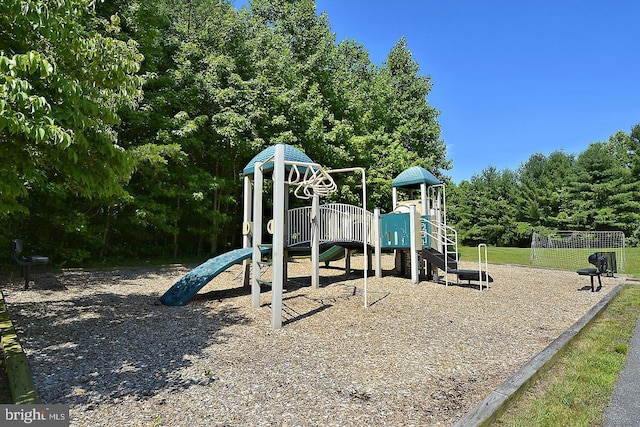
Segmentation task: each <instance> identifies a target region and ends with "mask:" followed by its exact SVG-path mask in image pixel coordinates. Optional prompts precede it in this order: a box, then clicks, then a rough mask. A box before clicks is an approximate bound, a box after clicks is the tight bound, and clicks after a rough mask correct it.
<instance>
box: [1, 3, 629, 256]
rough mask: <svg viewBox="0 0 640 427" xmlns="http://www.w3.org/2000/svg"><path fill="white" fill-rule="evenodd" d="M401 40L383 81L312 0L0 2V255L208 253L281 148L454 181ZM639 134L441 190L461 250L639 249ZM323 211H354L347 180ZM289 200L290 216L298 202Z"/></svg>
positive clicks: (353, 192)
mask: <svg viewBox="0 0 640 427" xmlns="http://www.w3.org/2000/svg"><path fill="white" fill-rule="evenodd" d="M411 42H412V41H411V40H407V39H405V38H404V37H402V38H400V39H399V40H398V41H397V43H396V44H395V45H394V46H393V48H392V49H391V50H390V51H389V53H388V56H387V58H386V60H385V61H384V62H383V63H382V64H373V63H372V62H371V60H370V58H369V53H368V51H367V49H366V47H365V46H363V45H362V44H360V43H358V42H357V41H355V40H349V39H346V40H341V41H337V40H336V37H335V33H333V32H332V30H331V25H330V22H329V17H328V16H327V15H325V14H319V13H318V11H317V10H316V5H315V1H314V0H251V1H250V3H249V6H248V7H244V8H242V9H241V10H238V9H237V8H235V7H234V6H233V3H232V1H231V0H191V1H189V2H184V1H178V0H158V1H155V2H151V3H150V2H143V1H141V0H104V1H98V2H95V1H94V0H64V1H54V2H51V1H45V0H31V1H20V0H7V1H4V2H2V3H1V4H0V142H1V143H2V144H1V145H0V216H1V217H2V219H3V221H4V224H5V227H3V229H2V230H1V231H0V240H2V241H4V242H5V243H8V240H9V239H11V238H13V237H22V238H24V239H25V240H27V241H29V243H30V244H31V245H33V246H34V247H36V248H40V249H42V250H43V251H46V252H47V253H55V254H56V258H57V260H55V261H56V263H57V264H59V265H62V264H65V263H68V264H79V263H83V262H86V261H87V260H91V261H103V260H119V259H129V258H134V259H146V258H160V257H167V258H178V257H190V256H197V257H200V258H201V257H203V256H209V255H214V254H216V253H218V252H220V251H223V250H225V249H227V248H229V247H236V246H237V245H239V243H240V235H241V233H240V229H241V224H240V221H241V219H240V218H241V209H242V206H241V203H242V181H241V172H242V169H243V167H244V166H245V165H246V163H247V162H248V161H249V160H250V159H251V158H252V157H253V156H254V155H255V154H257V153H258V152H260V151H262V150H263V149H264V148H266V147H267V146H269V145H272V144H274V143H278V142H283V143H287V144H291V145H294V146H296V147H297V148H299V149H300V150H302V151H303V152H305V153H306V154H307V155H308V156H309V157H310V158H312V159H313V160H314V161H316V162H318V163H320V164H322V165H324V166H326V167H327V168H342V167H350V166H361V167H364V168H365V169H366V170H367V186H368V197H369V200H368V201H367V202H368V206H378V207H380V208H382V209H383V211H384V210H388V209H390V207H391V206H390V205H391V186H390V184H391V181H392V179H393V178H394V177H396V176H397V175H398V174H399V173H401V172H402V171H404V170H405V169H407V168H409V167H411V166H421V167H423V168H425V169H427V170H429V171H431V172H433V173H434V174H436V175H437V176H438V177H439V178H440V179H442V180H443V181H447V176H446V171H447V170H448V169H450V168H451V160H449V159H447V152H446V146H445V143H444V141H443V140H442V139H441V132H440V125H439V122H438V115H439V111H438V110H437V109H436V108H435V107H434V106H432V105H431V104H430V103H429V101H428V97H429V94H430V91H431V88H432V84H433V83H432V81H431V77H430V76H429V75H426V74H423V72H422V70H420V66H419V64H418V63H417V62H416V61H415V59H414V58H413V56H412V54H411V51H410V45H411ZM639 146H640V127H638V126H636V127H634V128H633V129H632V130H631V132H630V133H629V134H626V133H624V132H618V133H616V134H615V135H613V136H612V137H611V138H610V140H609V141H607V142H599V143H594V144H591V145H590V146H589V147H588V148H587V150H585V151H584V152H583V153H580V154H578V155H574V154H566V153H563V152H554V153H551V154H549V155H545V154H541V153H538V154H534V155H533V156H531V158H530V159H529V161H528V162H526V163H524V164H523V165H522V166H521V167H520V168H519V169H518V170H516V171H510V170H504V171H499V170H497V169H496V168H494V167H491V166H488V167H487V168H486V169H485V170H484V171H483V172H482V173H481V174H479V175H477V176H474V177H473V178H472V179H471V180H470V181H464V182H462V183H460V184H459V185H455V184H453V183H449V190H448V191H449V196H448V201H449V210H448V211H449V216H450V218H451V222H453V223H454V224H456V225H457V227H458V228H459V233H460V236H461V237H462V241H463V242H464V243H469V244H471V243H478V242H487V243H491V244H499V245H525V244H527V243H528V240H529V238H530V234H531V231H532V230H534V229H546V228H548V229H557V228H587V229H619V230H623V231H625V233H627V235H628V236H630V237H631V238H632V241H634V240H633V239H635V242H638V238H640V236H639V233H640V218H639V216H638V215H639V214H638V212H640V209H638V207H639V206H638V203H640V200H638V196H637V195H638V194H639V193H638V190H639V188H638V185H640V184H639V181H638V180H637V178H636V177H638V176H639V175H638V172H640V150H639ZM337 183H338V187H339V190H340V191H339V194H336V195H334V196H332V197H333V200H340V201H344V202H351V203H357V202H358V201H359V197H360V194H361V188H360V185H361V184H360V180H359V177H357V176H355V175H354V176H348V175H345V176H340V177H338V182H337ZM292 203H294V204H295V201H293V202H292Z"/></svg>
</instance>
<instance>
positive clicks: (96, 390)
mask: <svg viewBox="0 0 640 427" xmlns="http://www.w3.org/2000/svg"><path fill="white" fill-rule="evenodd" d="M489 259H490V258H489ZM362 261H363V259H362V257H354V258H353V259H352V267H353V268H355V269H356V271H355V273H354V274H350V275H345V274H344V270H343V269H342V268H340V267H342V266H343V265H344V264H343V261H338V262H334V263H333V264H332V267H331V268H321V272H320V275H321V287H320V289H312V288H311V286H310V277H309V276H310V272H311V265H310V263H309V261H308V259H296V260H294V261H293V262H291V263H289V266H288V272H289V279H290V281H289V283H288V285H287V288H288V289H287V291H286V292H285V293H284V298H283V318H284V326H283V328H282V329H281V330H277V331H274V330H272V328H271V326H270V325H271V312H270V302H271V293H270V292H268V291H267V292H264V293H263V294H262V297H261V306H260V308H258V309H252V308H251V295H250V292H249V291H248V290H245V289H244V288H242V284H241V280H240V277H239V275H240V271H241V267H240V266H234V267H232V268H231V269H229V270H228V271H226V272H224V273H222V274H221V275H219V276H218V277H217V278H215V279H214V280H213V281H212V282H211V283H210V284H209V285H207V286H206V287H205V288H203V289H202V290H201V292H200V294H199V295H198V296H196V298H194V300H192V302H191V303H189V304H188V305H186V306H183V307H168V306H163V305H161V304H159V302H158V298H159V297H160V296H161V295H162V294H163V293H164V292H165V291H166V290H167V289H169V287H171V285H173V283H175V282H176V281H177V280H178V279H180V278H181V277H182V276H183V275H184V274H186V273H187V272H188V271H189V268H187V267H183V266H178V267H165V268H151V267H150V268H127V269H120V270H112V271H83V270H63V271H58V272H52V271H48V272H44V271H34V273H33V277H32V278H33V280H34V283H32V284H31V287H30V289H29V290H28V291H25V290H22V289H23V286H24V282H23V281H22V280H21V279H20V278H19V277H12V278H10V277H6V276H5V277H2V278H1V280H2V281H1V282H0V285H1V286H2V289H3V292H4V295H5V301H6V304H7V307H8V310H9V313H10V315H11V319H12V320H13V323H14V326H15V329H16V331H17V332H18V336H19V339H20V341H21V343H22V346H23V348H24V350H25V352H26V354H27V358H28V360H29V363H30V366H31V371H32V373H33V378H34V382H35V384H36V387H37V389H38V391H39V393H40V396H41V399H42V401H43V402H46V403H63V404H69V405H70V408H71V412H70V414H71V419H72V421H71V425H74V426H114V425H118V426H172V427H175V426H271V425H277V426H297V425H299V426H365V425H371V426H385V425H388V426H399V425H402V426H411V425H415V426H440V425H442V426H450V425H453V424H455V422H456V421H458V420H459V419H461V418H462V417H463V416H464V415H465V413H467V412H468V411H469V410H471V409H472V408H474V407H475V406H476V405H477V404H478V403H479V402H481V401H482V400H483V399H484V398H485V397H486V396H487V395H488V394H489V393H490V392H491V391H492V390H493V389H494V388H496V387H497V386H498V385H500V384H501V383H502V382H503V381H504V380H506V379H507V378H508V377H510V376H511V375H512V374H513V373H514V372H516V371H518V370H519V369H520V368H521V367H522V366H524V365H525V364H526V363H527V362H528V361H529V360H530V359H531V358H532V357H533V356H535V355H536V354H537V353H539V352H540V351H542V350H543V349H544V348H545V347H546V346H547V345H548V344H549V343H551V342H552V341H553V340H554V339H556V338H557V337H558V336H559V335H560V334H561V333H562V332H563V331H564V330H565V329H567V328H569V327H570V326H571V325H573V324H574V323H575V322H576V321H577V320H578V319H579V318H581V317H582V316H583V315H584V314H585V313H587V312H588V311H589V309H591V308H592V307H593V306H594V305H596V304H597V303H598V302H599V301H600V300H601V299H602V298H604V297H605V296H606V295H607V293H608V292H609V291H610V290H611V289H613V288H614V286H615V285H616V284H618V283H621V282H623V281H624V278H620V277H617V278H606V277H603V279H602V280H603V285H604V286H603V289H602V290H601V291H600V292H596V293H592V292H591V291H590V286H589V283H588V280H589V279H588V278H587V277H581V276H578V275H577V274H576V273H575V272H573V271H557V270H544V269H537V268H528V267H518V266H511V265H492V264H490V265H489V273H490V274H491V276H492V277H493V278H494V282H493V283H492V284H491V286H490V288H489V289H488V290H484V291H482V292H480V291H479V290H478V286H477V285H475V286H467V285H460V286H458V285H449V286H445V285H444V284H436V283H432V282H427V281H423V282H420V283H419V284H417V285H415V284H412V283H411V281H410V279H408V278H401V277H394V276H392V275H390V270H391V268H392V266H393V260H392V258H391V256H384V257H383V268H384V270H385V277H383V278H381V279H379V278H372V277H369V278H368V279H367V290H368V297H369V303H370V306H369V307H368V308H365V307H364V306H363V305H364V304H363V290H364V279H363V277H362V270H361V269H362ZM461 267H462V268H471V269H473V268H477V266H476V265H474V263H468V264H465V263H462V265H461ZM358 269H360V270H358Z"/></svg>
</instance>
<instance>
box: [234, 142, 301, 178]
mask: <svg viewBox="0 0 640 427" xmlns="http://www.w3.org/2000/svg"><path fill="white" fill-rule="evenodd" d="M282 145H284V159H285V161H288V162H299V163H313V160H311V159H310V158H309V156H307V155H306V154H304V153H303V152H302V151H300V150H298V149H297V148H296V147H294V146H291V145H288V144H282ZM275 151H276V146H275V145H272V146H270V147H267V148H265V149H264V150H262V151H261V152H259V153H258V154H256V155H255V156H254V158H253V159H251V160H250V161H249V163H247V166H245V167H244V169H243V170H242V175H244V176H246V175H253V173H254V172H255V167H256V162H264V161H266V160H269V159H270V158H271V157H273V154H274V153H275ZM269 169H273V163H271V164H268V165H266V166H265V168H264V170H269Z"/></svg>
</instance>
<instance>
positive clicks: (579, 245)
mask: <svg viewBox="0 0 640 427" xmlns="http://www.w3.org/2000/svg"><path fill="white" fill-rule="evenodd" d="M596 252H603V255H605V256H607V257H608V260H609V269H610V270H612V271H613V272H614V273H615V272H617V271H624V269H625V264H626V258H625V241H624V233H623V232H622V231H556V232H553V233H549V234H542V233H536V232H534V233H533V236H532V237H531V265H535V266H539V267H551V268H561V269H565V270H575V269H580V268H585V267H588V265H587V258H588V257H589V255H591V254H592V253H596Z"/></svg>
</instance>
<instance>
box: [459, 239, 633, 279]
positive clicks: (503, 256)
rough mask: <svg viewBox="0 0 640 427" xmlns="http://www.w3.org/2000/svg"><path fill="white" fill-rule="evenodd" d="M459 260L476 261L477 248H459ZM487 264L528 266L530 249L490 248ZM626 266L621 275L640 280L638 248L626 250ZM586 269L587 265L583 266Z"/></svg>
mask: <svg viewBox="0 0 640 427" xmlns="http://www.w3.org/2000/svg"><path fill="white" fill-rule="evenodd" d="M459 251H460V259H462V260H464V261H477V260H478V248H477V247H468V246H460V247H459ZM487 253H488V257H489V262H490V263H495V264H515V265H529V259H530V256H531V249H530V248H501V247H496V246H490V247H489V248H488V249H487ZM625 253H626V259H627V266H626V268H625V270H624V271H621V272H620V273H621V274H625V275H632V276H634V277H639V278H640V248H626V251H625ZM585 263H586V259H585ZM585 267H588V265H585Z"/></svg>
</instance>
